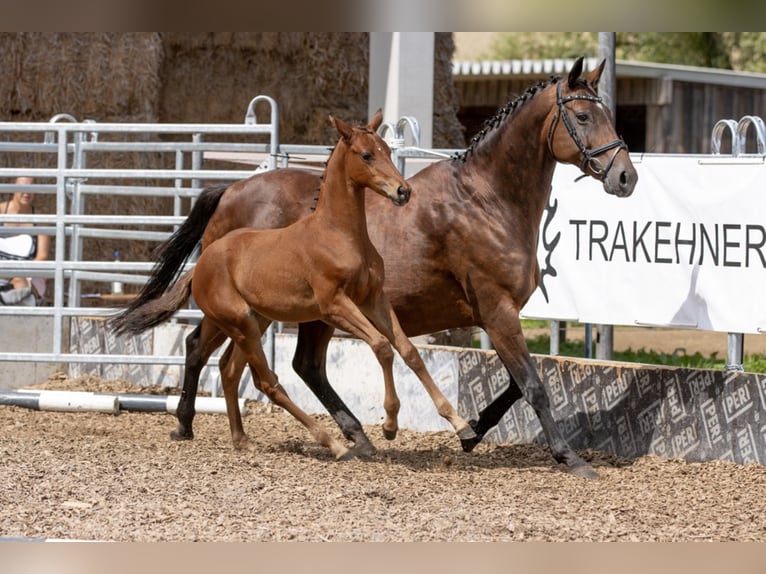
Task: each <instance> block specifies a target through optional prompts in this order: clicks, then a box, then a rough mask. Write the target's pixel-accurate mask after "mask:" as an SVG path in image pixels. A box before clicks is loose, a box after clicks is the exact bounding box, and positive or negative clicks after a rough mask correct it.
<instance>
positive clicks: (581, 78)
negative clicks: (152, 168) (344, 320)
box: [113, 58, 637, 478]
mask: <svg viewBox="0 0 766 574" xmlns="http://www.w3.org/2000/svg"><path fill="white" fill-rule="evenodd" d="M603 67H604V62H601V64H600V66H598V67H597V68H596V69H595V70H593V71H591V72H589V73H586V74H583V73H582V58H580V59H578V60H577V61H575V63H574V64H573V66H572V68H571V69H570V71H569V74H568V76H567V77H566V78H558V77H556V78H551V80H550V81H548V82H545V83H539V84H537V85H534V86H531V87H530V88H528V89H527V90H526V91H525V92H524V93H523V94H521V95H520V96H519V97H517V98H515V99H513V100H511V101H509V102H508V104H506V105H505V106H504V107H503V108H501V109H500V110H499V111H498V113H497V114H496V115H495V116H493V117H492V118H490V119H489V120H488V121H487V122H486V124H485V127H484V128H483V129H482V131H481V132H480V133H479V134H478V135H477V136H476V137H475V138H474V139H473V140H472V141H471V143H470V145H469V147H468V148H467V149H466V151H465V152H464V153H462V154H459V155H457V156H456V157H454V158H452V159H447V160H443V161H439V162H436V163H433V164H431V165H430V166H428V167H426V168H425V169H423V170H421V171H420V172H418V173H417V174H415V175H414V176H412V177H411V178H409V179H408V183H409V184H410V186H411V188H412V200H411V201H410V202H409V204H408V205H407V206H406V207H404V208H401V209H394V208H391V207H390V206H389V207H388V208H386V207H385V206H383V205H380V203H381V201H383V200H382V199H381V198H379V197H378V196H374V195H373V196H370V197H368V200H367V209H368V231H369V235H370V238H371V240H372V241H373V243H374V244H375V246H376V247H377V249H378V251H379V252H380V254H381V255H382V257H383V260H384V262H385V267H386V282H385V285H384V291H385V293H386V295H387V296H388V298H389V300H390V301H391V304H392V305H393V308H394V310H395V312H396V315H397V317H398V318H399V321H400V322H401V325H402V328H403V329H404V332H405V333H406V334H407V335H408V336H411V337H412V336H416V335H421V334H425V333H434V332H437V331H441V330H445V329H454V328H461V327H471V326H477V327H481V328H483V329H484V330H485V331H486V333H487V334H488V336H489V338H490V340H491V342H492V345H493V347H494V349H495V350H496V351H497V353H498V356H499V358H500V359H501V360H502V362H503V364H504V365H505V367H506V368H507V370H508V374H509V376H510V383H509V386H508V388H506V389H505V390H504V391H503V392H502V393H500V394H499V395H498V396H497V397H494V398H493V400H492V402H491V403H490V404H488V405H486V406H485V407H484V408H483V409H482V410H481V412H480V414H479V417H478V419H477V420H472V421H469V423H470V424H471V426H472V428H473V429H474V431H475V432H476V435H477V436H476V439H475V442H474V443H471V442H470V441H463V448H464V450H470V449H471V448H472V444H475V443H478V441H480V440H481V438H482V437H483V436H484V435H485V434H486V433H487V432H488V431H489V430H490V429H491V428H492V427H494V426H495V425H496V424H497V423H498V422H499V421H500V419H501V418H502V416H503V415H504V414H505V413H506V412H507V411H508V409H510V408H511V406H512V405H513V404H514V403H515V402H516V401H517V400H518V399H519V398H521V397H524V398H525V399H526V400H527V401H528V402H529V404H530V405H531V406H532V408H533V410H534V412H535V414H536V415H537V417H538V419H539V421H540V424H541V426H542V430H543V433H544V436H545V437H546V440H547V442H548V445H549V447H550V450H551V454H552V456H553V458H554V459H555V460H556V461H557V462H559V463H561V464H563V465H565V466H566V468H567V470H568V471H569V472H572V473H574V474H576V475H578V476H583V477H587V478H595V477H597V474H596V472H595V471H594V470H593V469H592V467H591V466H590V465H589V464H588V463H587V462H586V461H584V460H582V459H581V458H580V457H579V456H578V455H577V454H576V453H575V452H574V451H573V450H572V448H571V447H570V446H569V444H568V443H567V441H566V440H565V438H564V437H563V436H562V434H561V432H560V431H559V429H558V427H557V425H556V423H555V421H554V418H553V414H552V412H551V407H550V402H549V398H548V396H547V393H546V391H545V388H544V386H543V384H542V382H541V380H540V378H539V376H538V374H537V371H536V368H535V364H534V362H533V361H532V358H531V357H530V355H529V351H528V349H527V346H526V342H525V340H524V334H523V332H522V328H521V324H520V320H519V312H520V310H521V309H522V307H523V306H524V304H525V303H526V302H527V300H528V299H529V297H530V296H531V295H532V293H533V291H534V290H535V288H536V287H537V285H538V284H539V280H540V269H539V267H538V263H537V257H536V245H537V237H538V230H539V225H540V221H541V218H542V214H543V211H544V209H545V206H546V203H547V201H548V197H549V195H550V189H551V181H552V179H553V171H554V168H555V165H556V162H561V163H569V164H574V165H577V166H579V167H580V169H581V170H582V171H583V174H585V175H588V176H591V177H594V178H596V179H597V180H599V181H601V182H602V184H603V188H604V191H605V192H606V193H608V194H611V195H614V196H616V197H627V196H629V195H630V194H631V193H632V192H633V189H634V187H635V185H636V181H637V174H636V171H635V168H634V166H633V164H632V162H631V160H630V156H629V154H628V150H627V146H626V145H625V143H624V142H623V141H622V139H620V138H619V137H618V136H617V134H616V133H615V131H614V126H613V123H612V120H611V112H610V110H609V109H608V108H607V107H606V106H605V105H604V103H603V102H602V99H601V98H600V97H599V96H598V82H599V79H600V77H601V73H602V70H603ZM319 183H320V182H319V178H318V177H317V175H316V174H315V173H312V172H309V171H305V170H300V169H289V168H288V169H279V170H275V171H272V172H266V173H263V174H259V175H256V176H254V177H251V178H249V179H246V180H242V181H238V182H235V183H233V184H232V185H230V186H228V187H226V186H218V187H212V188H208V189H206V190H205V191H203V193H202V194H201V195H200V197H199V199H198V201H197V203H196V204H195V206H194V208H193V209H192V211H191V212H190V213H189V216H188V218H187V221H186V222H185V223H184V224H183V225H182V227H181V228H179V230H178V231H177V232H176V233H175V234H174V235H173V236H172V237H171V238H170V239H169V240H168V241H167V242H166V243H165V244H163V245H162V246H160V249H159V250H158V260H157V263H156V265H155V268H154V270H153V272H152V276H151V277H150V279H149V281H148V282H147V284H146V285H145V286H144V288H143V290H142V291H141V293H140V294H139V296H138V297H137V298H136V299H135V300H134V301H133V302H132V303H131V304H130V305H129V306H128V307H127V308H126V309H125V310H124V311H122V312H121V313H120V314H119V315H118V316H117V317H116V318H115V319H114V320H113V324H114V325H115V328H116V329H117V330H118V332H141V331H143V330H146V329H148V328H151V327H153V326H155V325H158V324H160V323H162V322H164V321H166V320H167V319H169V318H170V317H171V316H172V313H173V312H174V310H172V309H169V310H167V312H166V313H157V314H151V313H150V314H147V313H145V312H144V310H145V309H144V308H145V306H149V307H151V306H152V305H153V304H154V303H156V301H157V300H161V299H162V297H163V294H164V293H165V291H166V289H167V288H168V287H169V286H170V285H171V284H172V283H173V282H174V281H176V280H177V279H178V275H179V270H180V269H181V267H182V265H183V264H184V262H185V261H186V260H187V258H188V257H189V256H190V255H191V254H192V252H193V250H194V248H195V247H196V246H197V244H198V242H199V241H200V240H201V242H202V249H203V252H204V250H205V249H207V248H208V246H210V245H211V244H212V243H213V242H214V241H215V240H216V239H218V238H220V237H222V236H223V235H225V234H226V233H228V232H229V231H231V230H233V229H238V228H242V227H253V228H274V227H283V226H286V225H289V224H291V223H292V222H294V221H296V220H299V219H301V218H303V217H306V216H308V215H309V214H310V213H311V211H312V209H313V206H314V203H315V197H316V191H317V189H318V187H319ZM332 334H333V328H332V327H331V326H329V325H327V324H325V323H322V322H309V323H302V324H300V326H299V331H298V342H297V348H296V351H295V356H294V358H293V368H294V369H295V371H296V372H297V373H298V375H299V376H300V377H301V378H302V379H303V380H304V381H305V382H306V384H307V385H308V386H309V388H310V389H311V390H312V391H313V392H314V394H316V396H317V397H318V399H319V400H320V401H321V402H322V404H323V405H324V406H325V407H326V408H327V410H328V412H329V413H330V414H331V415H332V416H333V418H334V419H335V421H336V422H337V423H338V425H339V426H340V428H341V430H342V431H343V434H344V436H345V437H346V438H348V439H349V440H351V441H353V442H354V443H355V444H357V445H360V444H365V443H367V442H368V439H367V437H366V436H365V434H364V431H363V430H362V427H361V424H359V421H358V420H357V419H356V417H354V415H353V414H352V413H351V412H350V411H349V409H348V408H347V407H346V405H345V404H344V403H343V401H342V400H341V399H340V397H338V395H337V394H336V393H335V391H334V390H333V389H332V386H331V385H330V383H329V381H328V379H327V374H326V369H325V361H326V351H327V345H328V343H329V341H330V338H331V336H332ZM214 350H215V349H214V348H210V347H203V346H201V345H200V328H199V327H197V328H196V329H195V330H194V331H193V332H192V333H191V334H190V335H189V336H188V337H187V341H186V369H185V374H184V383H183V390H182V393H181V398H180V402H179V406H178V410H177V417H178V427H177V429H175V430H174V431H173V432H172V433H171V436H173V438H176V439H191V438H192V437H193V436H194V435H193V430H192V422H193V418H194V397H195V396H196V392H197V386H198V381H199V375H200V372H201V369H202V368H203V367H204V365H205V363H206V361H207V359H208V357H209V356H210V354H211V353H212V352H213V351H214ZM230 350H231V348H230V349H228V350H227V353H228V352H230ZM233 354H235V355H236V352H233ZM232 362H234V361H232ZM236 362H237V364H238V365H240V372H241V370H242V369H243V368H244V362H243V360H242V358H241V357H240V358H237V359H236Z"/></svg>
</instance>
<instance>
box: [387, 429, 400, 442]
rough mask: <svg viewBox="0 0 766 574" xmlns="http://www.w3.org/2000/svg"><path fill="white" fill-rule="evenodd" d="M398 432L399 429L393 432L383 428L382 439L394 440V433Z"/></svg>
mask: <svg viewBox="0 0 766 574" xmlns="http://www.w3.org/2000/svg"><path fill="white" fill-rule="evenodd" d="M398 430H399V429H394V430H386V429H385V428H384V429H383V437H384V438H385V439H386V440H394V439H395V438H396V433H397V431H398Z"/></svg>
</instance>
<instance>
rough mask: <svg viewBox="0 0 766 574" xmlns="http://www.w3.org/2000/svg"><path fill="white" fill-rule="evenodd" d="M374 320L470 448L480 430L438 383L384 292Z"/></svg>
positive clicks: (437, 409) (372, 319)
mask: <svg viewBox="0 0 766 574" xmlns="http://www.w3.org/2000/svg"><path fill="white" fill-rule="evenodd" d="M370 320H371V321H372V322H373V324H374V325H375V326H376V327H377V328H378V329H380V331H381V333H383V334H384V335H385V336H386V337H387V338H388V339H389V341H391V344H392V345H393V346H394V348H395V349H396V350H397V352H398V353H399V355H400V356H401V357H402V360H403V361H404V363H405V364H406V365H407V366H408V367H409V368H410V369H411V370H412V372H414V373H415V375H416V376H417V377H418V379H419V380H420V382H421V384H422V385H423V388H424V389H425V390H426V392H427V393H428V396H429V397H430V398H431V401H432V402H433V404H434V406H435V407H436V412H438V413H439V415H441V416H442V417H443V418H444V419H445V420H447V421H448V422H449V423H450V424H451V425H452V428H453V429H455V433H456V434H457V435H458V438H459V439H460V441H461V443H462V444H463V448H464V449H466V450H468V449H467V447H466V441H467V442H468V443H469V444H473V441H474V440H475V439H476V432H475V431H474V430H473V429H472V428H471V426H470V425H469V424H468V423H467V422H466V421H465V420H464V419H463V417H461V416H460V415H459V414H458V412H457V409H455V407H454V406H453V405H452V403H450V402H449V400H448V399H447V397H445V396H444V394H443V393H442V392H441V390H440V389H439V387H438V386H437V385H436V383H435V382H434V380H433V378H432V377H431V374H430V373H429V372H428V369H426V365H425V363H424V362H423V358H422V357H421V356H420V353H419V352H418V350H417V348H416V347H415V345H413V344H412V341H410V339H409V338H408V337H407V335H406V334H405V333H404V331H403V330H402V327H401V325H400V324H399V319H398V318H397V316H396V313H394V310H393V308H392V307H391V304H390V303H389V302H388V299H386V298H385V297H384V296H381V297H379V298H378V301H377V302H376V305H375V308H374V310H373V312H372V313H371V315H370Z"/></svg>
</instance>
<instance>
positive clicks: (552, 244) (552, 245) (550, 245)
mask: <svg viewBox="0 0 766 574" xmlns="http://www.w3.org/2000/svg"><path fill="white" fill-rule="evenodd" d="M558 206H559V200H558V199H556V200H555V201H554V202H553V204H551V200H550V198H548V205H547V206H546V207H545V221H544V222H543V231H542V233H541V234H540V239H541V240H542V242H543V249H545V265H544V267H543V269H542V271H540V291H542V294H543V297H545V302H546V303H550V299H549V298H548V289H547V288H546V287H545V278H546V276H551V277H556V276H557V275H558V272H557V271H556V268H555V267H554V266H553V265H552V264H551V256H552V255H553V250H554V249H556V246H557V245H558V244H559V240H560V239H561V232H560V231H559V232H557V233H556V235H555V236H554V237H553V239H551V240H550V241H548V240H547V239H546V237H547V234H548V227H549V226H550V224H551V221H553V218H554V217H555V216H556V210H557V209H558Z"/></svg>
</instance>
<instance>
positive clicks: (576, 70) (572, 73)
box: [567, 56, 584, 89]
mask: <svg viewBox="0 0 766 574" xmlns="http://www.w3.org/2000/svg"><path fill="white" fill-rule="evenodd" d="M583 59H584V58H583V57H582V56H580V57H579V58H577V59H576V60H575V63H574V64H572V69H571V70H569V78H568V79H567V83H568V85H569V88H570V89H574V88H575V86H576V85H577V80H579V79H580V75H581V74H582V62H583Z"/></svg>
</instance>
